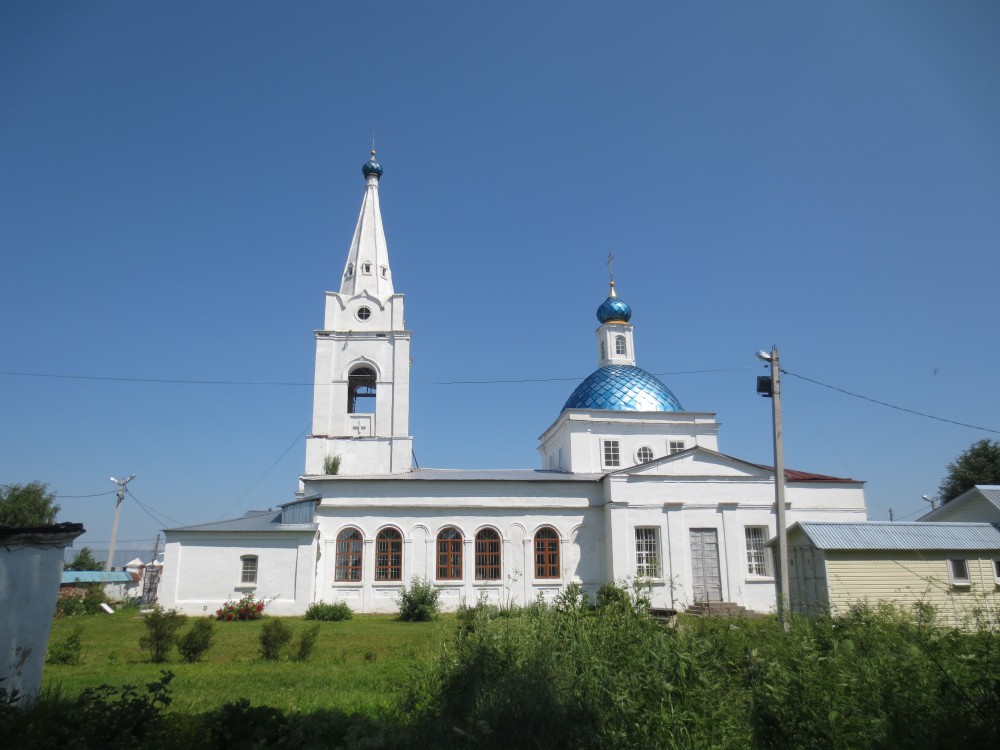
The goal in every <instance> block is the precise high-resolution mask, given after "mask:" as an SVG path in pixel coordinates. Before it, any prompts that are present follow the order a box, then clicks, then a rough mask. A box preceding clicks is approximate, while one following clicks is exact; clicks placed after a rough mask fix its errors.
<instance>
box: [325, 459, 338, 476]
mask: <svg viewBox="0 0 1000 750" xmlns="http://www.w3.org/2000/svg"><path fill="white" fill-rule="evenodd" d="M323 473H324V474H339V473H340V455H339V454H338V455H336V456H325V457H324V458H323Z"/></svg>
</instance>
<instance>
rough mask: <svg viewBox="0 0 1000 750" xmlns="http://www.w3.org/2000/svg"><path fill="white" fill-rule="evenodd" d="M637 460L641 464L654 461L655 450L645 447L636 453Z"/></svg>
mask: <svg viewBox="0 0 1000 750" xmlns="http://www.w3.org/2000/svg"><path fill="white" fill-rule="evenodd" d="M635 458H636V460H637V461H638V462H639V463H641V464H645V463H649V462H650V461H652V460H653V449H652V448H650V447H649V446H648V445H644V446H642V447H641V448H640V449H639V450H637V451H636V452H635Z"/></svg>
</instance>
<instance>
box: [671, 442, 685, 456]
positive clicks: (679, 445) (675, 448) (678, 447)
mask: <svg viewBox="0 0 1000 750" xmlns="http://www.w3.org/2000/svg"><path fill="white" fill-rule="evenodd" d="M682 450H684V441H683V440H671V441H670V455H671V456H672V455H674V454H675V453H680V452H681V451H682Z"/></svg>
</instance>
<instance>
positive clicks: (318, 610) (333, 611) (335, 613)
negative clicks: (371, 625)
mask: <svg viewBox="0 0 1000 750" xmlns="http://www.w3.org/2000/svg"><path fill="white" fill-rule="evenodd" d="M352 617H354V610H352V609H351V608H350V607H349V606H348V605H347V602H333V603H332V604H331V603H327V602H313V603H312V604H310V605H309V608H308V609H307V610H306V619H307V620H323V621H324V622H341V621H342V620H350V619H351V618H352Z"/></svg>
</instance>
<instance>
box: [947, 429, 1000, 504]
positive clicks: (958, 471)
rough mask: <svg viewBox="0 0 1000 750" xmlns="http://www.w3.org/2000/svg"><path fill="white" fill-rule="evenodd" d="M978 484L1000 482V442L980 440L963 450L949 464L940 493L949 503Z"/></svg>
mask: <svg viewBox="0 0 1000 750" xmlns="http://www.w3.org/2000/svg"><path fill="white" fill-rule="evenodd" d="M977 484H1000V442H997V441H995V440H985V439H984V440H979V441H978V442H975V443H973V444H972V445H970V446H969V447H968V448H967V449H965V450H964V451H962V452H961V453H960V454H959V456H958V458H956V459H955V461H954V463H950V464H948V476H947V477H945V478H944V479H943V480H942V481H941V486H940V487H939V488H938V495H939V496H940V498H941V502H942V503H947V502H949V501H950V500H954V499H955V498H956V497H958V496H959V495H961V494H962V493H963V492H965V491H966V490H967V489H969V488H970V487H974V486H976V485H977Z"/></svg>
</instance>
